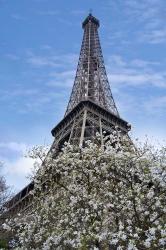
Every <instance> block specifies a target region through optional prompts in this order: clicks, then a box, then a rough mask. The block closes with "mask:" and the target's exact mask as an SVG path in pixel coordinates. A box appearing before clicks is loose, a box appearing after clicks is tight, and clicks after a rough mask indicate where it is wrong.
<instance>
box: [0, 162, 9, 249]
mask: <svg viewBox="0 0 166 250" xmlns="http://www.w3.org/2000/svg"><path fill="white" fill-rule="evenodd" d="M2 167H3V163H2V162H0V170H1V169H2ZM0 172H1V171H0ZM10 197H11V191H10V189H9V187H8V186H7V184H6V180H5V178H4V176H3V175H2V174H0V249H1V248H2V247H3V248H4V247H5V246H6V245H7V244H6V240H5V238H6V237H5V235H4V234H3V228H2V226H1V225H2V223H1V222H2V221H3V218H2V214H3V212H4V208H5V207H4V203H5V202H6V201H7V200H8V199H9V198H10Z"/></svg>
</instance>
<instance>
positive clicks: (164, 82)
mask: <svg viewBox="0 0 166 250" xmlns="http://www.w3.org/2000/svg"><path fill="white" fill-rule="evenodd" d="M107 64H108V72H109V74H108V77H109V80H110V82H111V84H112V85H113V86H114V87H116V88H118V87H121V86H124V85H125V86H133V87H139V86H154V87H158V88H166V71H159V70H158V69H157V68H155V66H158V65H159V63H158V62H153V61H152V62H150V61H144V60H141V59H133V60H131V61H126V60H125V59H124V58H122V57H121V56H119V55H114V56H112V57H110V58H109V59H108V63H107Z"/></svg>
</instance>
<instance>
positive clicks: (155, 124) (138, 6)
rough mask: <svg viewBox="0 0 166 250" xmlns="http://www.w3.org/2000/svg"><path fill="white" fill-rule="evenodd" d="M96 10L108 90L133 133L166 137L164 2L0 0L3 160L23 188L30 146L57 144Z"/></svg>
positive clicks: (9, 175) (12, 179)
mask: <svg viewBox="0 0 166 250" xmlns="http://www.w3.org/2000/svg"><path fill="white" fill-rule="evenodd" d="M90 8H92V9H93V15H94V16H96V17H97V18H98V19H99V20H100V23H101V26H100V30H99V34H100V40H101V45H102V49H103V55H104V59H105V65H106V69H107V73H108V77H109V80H110V85H111V89H112V92H113V95H114V99H115V101H116V104H117V107H118V110H119V112H120V115H121V117H122V118H124V119H125V120H127V121H128V122H129V123H131V124H132V134H133V136H134V137H137V136H138V137H140V138H141V140H142V138H143V137H144V136H145V135H146V134H147V135H149V136H150V137H153V138H155V139H158V140H159V141H162V140H163V139H165V136H166V129H165V123H166V26H165V20H166V1H165V0H100V1H99V0H89V1H88V0H84V1H78V0H77V1H76V0H70V1H67V0H61V1H58V0H28V1H27V0H15V1H10V0H0V23H1V26H0V34H1V36H0V115H1V119H0V160H1V161H3V162H4V163H5V165H4V169H3V171H4V174H5V176H6V178H7V182H8V184H9V185H12V186H13V188H14V189H15V190H16V191H18V190H19V189H20V188H22V187H23V186H24V185H25V184H26V183H28V180H27V179H26V178H25V176H27V174H28V172H29V171H30V168H31V167H32V164H33V162H32V160H30V159H27V158H24V157H23V155H24V154H25V152H26V149H27V148H29V147H31V146H32V145H36V144H50V143H51V142H52V141H53V138H52V137H51V133H50V131H51V129H52V128H53V127H54V126H55V125H56V124H57V122H58V121H60V119H62V117H63V115H64V112H65V109H66V106H67V102H68V99H69V95H70V92H71V87H72V84H73V81H74V75H75V71H76V66H77V61H78V56H79V51H80V46H81V41H82V35H83V31H82V28H81V23H82V21H83V19H84V18H85V17H86V15H87V14H88V12H89V9H90Z"/></svg>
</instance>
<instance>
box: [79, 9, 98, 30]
mask: <svg viewBox="0 0 166 250" xmlns="http://www.w3.org/2000/svg"><path fill="white" fill-rule="evenodd" d="M90 22H91V23H94V24H96V26H97V27H99V26H100V22H99V20H98V19H97V18H95V17H94V16H92V13H91V12H90V13H89V15H88V16H87V17H86V18H85V20H84V21H83V23H82V28H83V29H84V28H85V26H86V25H87V24H88V23H90Z"/></svg>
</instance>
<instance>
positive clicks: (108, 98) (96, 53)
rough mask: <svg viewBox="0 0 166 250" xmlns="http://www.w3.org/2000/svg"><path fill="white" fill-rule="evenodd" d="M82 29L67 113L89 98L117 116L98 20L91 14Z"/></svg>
mask: <svg viewBox="0 0 166 250" xmlns="http://www.w3.org/2000/svg"><path fill="white" fill-rule="evenodd" d="M82 27H83V29H84V35H83V41H82V46H81V52H80V57H79V62H78V67H77V72H76V77H75V81H74V85H73V89H72V93H71V96H70V100H69V104H68V106H67V110H66V114H65V115H67V114H68V113H69V112H70V111H71V110H72V109H73V108H74V107H75V106H76V105H77V104H78V103H80V102H81V101H84V100H91V101H93V102H95V103H97V104H98V105H99V106H101V107H103V108H105V109H106V110H108V111H110V112H112V113H113V114H115V115H117V116H119V114H118V110H117V108H116V105H115V102H114V99H113V96H112V93H111V89H110V85H109V82H108V78H107V74H106V69H105V65H104V59H103V55H102V50H101V45H100V40H99V35H98V28H99V21H98V20H97V19H96V18H95V17H93V16H92V15H91V14H90V15H89V16H88V17H87V18H86V19H85V21H84V22H83V24H82Z"/></svg>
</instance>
